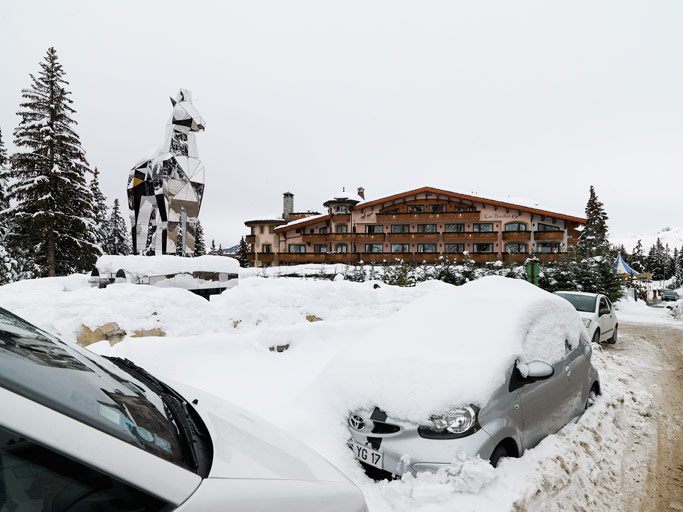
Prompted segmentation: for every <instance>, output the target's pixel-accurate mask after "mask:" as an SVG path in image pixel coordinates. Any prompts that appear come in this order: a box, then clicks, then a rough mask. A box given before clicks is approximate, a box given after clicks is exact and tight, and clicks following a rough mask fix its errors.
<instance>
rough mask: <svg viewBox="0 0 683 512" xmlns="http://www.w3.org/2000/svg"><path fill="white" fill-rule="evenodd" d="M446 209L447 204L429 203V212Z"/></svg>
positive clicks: (441, 211)
mask: <svg viewBox="0 0 683 512" xmlns="http://www.w3.org/2000/svg"><path fill="white" fill-rule="evenodd" d="M445 211H446V205H445V204H431V205H429V213H443V212H445Z"/></svg>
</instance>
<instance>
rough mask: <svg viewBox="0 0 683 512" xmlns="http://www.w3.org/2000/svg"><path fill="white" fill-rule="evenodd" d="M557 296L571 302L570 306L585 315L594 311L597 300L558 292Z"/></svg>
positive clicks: (588, 296)
mask: <svg viewBox="0 0 683 512" xmlns="http://www.w3.org/2000/svg"><path fill="white" fill-rule="evenodd" d="M557 295H559V296H560V297H562V298H563V299H567V300H568V301H569V302H571V303H572V306H574V307H575V308H576V310H577V311H582V312H585V313H593V312H594V311H595V302H596V301H597V300H598V298H597V297H596V296H593V295H579V294H577V293H559V292H558V293H557Z"/></svg>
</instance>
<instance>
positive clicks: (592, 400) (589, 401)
mask: <svg viewBox="0 0 683 512" xmlns="http://www.w3.org/2000/svg"><path fill="white" fill-rule="evenodd" d="M597 398H598V391H597V390H596V389H595V384H593V387H592V388H591V390H590V391H589V392H588V398H587V399H586V410H588V408H589V407H592V406H593V404H594V403H595V400H596V399H597Z"/></svg>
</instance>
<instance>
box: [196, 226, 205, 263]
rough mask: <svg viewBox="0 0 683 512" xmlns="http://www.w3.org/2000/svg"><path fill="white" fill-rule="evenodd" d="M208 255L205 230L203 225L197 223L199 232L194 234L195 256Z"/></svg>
mask: <svg viewBox="0 0 683 512" xmlns="http://www.w3.org/2000/svg"><path fill="white" fill-rule="evenodd" d="M205 254H206V243H204V228H203V227H202V223H201V222H199V221H197V230H196V231H195V234H194V255H195V256H204V255H205Z"/></svg>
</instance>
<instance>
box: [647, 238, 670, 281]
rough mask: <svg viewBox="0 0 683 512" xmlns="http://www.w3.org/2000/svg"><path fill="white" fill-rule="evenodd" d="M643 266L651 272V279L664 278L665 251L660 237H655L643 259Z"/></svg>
mask: <svg viewBox="0 0 683 512" xmlns="http://www.w3.org/2000/svg"><path fill="white" fill-rule="evenodd" d="M645 268H646V270H647V271H648V272H651V273H652V279H654V280H656V281H659V280H661V279H666V277H665V274H666V252H665V250H664V245H663V244H662V241H661V239H659V238H657V241H656V242H655V244H654V245H653V246H652V247H651V248H650V252H649V253H648V255H647V258H646V259H645Z"/></svg>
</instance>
